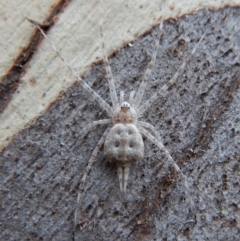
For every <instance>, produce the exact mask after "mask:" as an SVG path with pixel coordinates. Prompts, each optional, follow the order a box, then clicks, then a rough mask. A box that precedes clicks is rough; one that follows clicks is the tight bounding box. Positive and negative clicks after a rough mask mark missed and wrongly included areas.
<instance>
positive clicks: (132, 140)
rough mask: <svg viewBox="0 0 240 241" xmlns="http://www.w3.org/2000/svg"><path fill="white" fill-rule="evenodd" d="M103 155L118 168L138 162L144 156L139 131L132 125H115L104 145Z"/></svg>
mask: <svg viewBox="0 0 240 241" xmlns="http://www.w3.org/2000/svg"><path fill="white" fill-rule="evenodd" d="M104 153H105V156H106V158H107V159H108V161H110V162H116V163H117V165H118V166H125V165H129V164H131V163H133V162H136V161H139V160H140V159H142V158H143V155H144V145H143V140H142V136H141V134H140V132H139V130H138V129H137V128H136V126H135V125H133V124H116V125H114V127H113V128H112V129H111V131H110V133H109V134H108V136H107V138H106V141H105V143H104Z"/></svg>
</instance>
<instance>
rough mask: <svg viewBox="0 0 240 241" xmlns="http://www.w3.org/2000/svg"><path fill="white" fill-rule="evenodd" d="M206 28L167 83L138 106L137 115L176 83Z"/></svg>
mask: <svg viewBox="0 0 240 241" xmlns="http://www.w3.org/2000/svg"><path fill="white" fill-rule="evenodd" d="M207 31H208V29H207V30H206V31H205V32H204V34H203V35H202V37H201V38H200V39H199V41H198V42H197V44H196V45H195V47H194V48H193V50H192V52H191V53H190V54H189V55H188V56H187V58H186V59H185V60H184V61H183V63H182V65H181V66H180V67H179V69H178V70H177V72H176V73H175V74H174V76H173V77H172V78H171V79H170V80H169V81H168V83H166V84H165V85H163V86H162V88H160V90H159V91H158V92H157V93H155V94H154V95H152V96H151V97H150V99H148V100H147V101H145V102H144V104H143V105H142V106H140V108H139V109H138V114H139V116H140V115H141V114H143V113H144V112H145V111H146V110H147V109H148V108H149V107H150V106H151V105H152V103H153V102H154V101H156V100H157V99H158V97H159V95H160V94H161V93H162V92H165V91H166V90H168V89H169V88H170V87H171V86H173V84H175V83H176V81H177V78H178V76H179V74H180V73H181V71H182V70H183V69H184V68H185V66H186V64H187V62H188V61H189V60H190V59H191V57H192V56H193V54H194V52H195V51H196V49H197V47H198V46H199V44H200V42H201V41H202V40H203V38H204V37H205V35H206V33H207Z"/></svg>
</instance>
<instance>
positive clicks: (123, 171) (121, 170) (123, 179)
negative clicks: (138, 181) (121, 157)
mask: <svg viewBox="0 0 240 241" xmlns="http://www.w3.org/2000/svg"><path fill="white" fill-rule="evenodd" d="M128 176H129V166H124V167H122V166H119V167H118V179H119V185H120V191H121V192H126V190H127V181H128Z"/></svg>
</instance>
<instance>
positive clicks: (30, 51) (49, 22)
mask: <svg viewBox="0 0 240 241" xmlns="http://www.w3.org/2000/svg"><path fill="white" fill-rule="evenodd" d="M70 1H71V0H60V1H59V2H58V3H56V4H55V5H53V6H52V7H51V12H50V14H49V16H48V17H47V18H46V19H45V20H44V23H45V24H43V25H41V26H43V27H44V30H45V31H47V30H49V29H50V28H51V27H52V26H53V25H54V24H55V21H56V18H57V16H58V15H59V14H60V13H61V12H62V11H63V9H64V8H65V7H66V6H67V5H68V3H69V2H70ZM42 39H43V37H42V35H41V33H40V32H39V30H37V29H36V30H35V31H34V33H33V35H32V37H31V38H30V40H29V43H28V45H27V46H26V47H24V48H22V51H21V52H20V53H19V54H18V56H17V57H16V59H15V62H14V63H13V65H12V66H11V67H10V68H9V70H8V72H7V73H6V74H5V75H4V76H3V77H2V79H1V80H0V114H1V113H2V112H3V110H4V109H5V108H6V106H7V104H8V103H9V101H10V100H11V98H12V96H13V94H14V92H15V91H16V90H17V88H18V85H19V83H20V79H21V76H22V75H23V74H24V73H25V71H26V67H27V64H28V63H29V61H30V60H31V58H32V56H33V55H34V53H35V51H36V49H37V48H38V46H39V44H40V42H41V41H42Z"/></svg>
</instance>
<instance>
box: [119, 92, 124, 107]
mask: <svg viewBox="0 0 240 241" xmlns="http://www.w3.org/2000/svg"><path fill="white" fill-rule="evenodd" d="M123 101H124V91H122V90H121V91H120V99H119V102H120V104H122V103H123Z"/></svg>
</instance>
